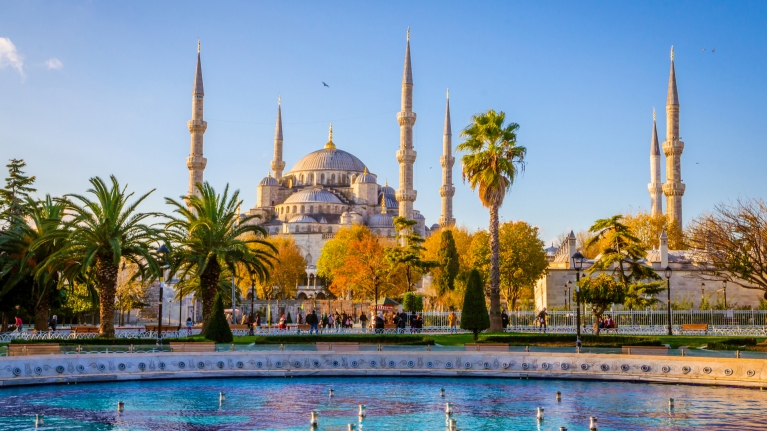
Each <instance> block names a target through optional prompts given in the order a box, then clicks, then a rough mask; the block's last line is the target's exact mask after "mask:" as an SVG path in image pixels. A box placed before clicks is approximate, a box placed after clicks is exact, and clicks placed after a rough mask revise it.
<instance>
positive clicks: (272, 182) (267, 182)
mask: <svg viewBox="0 0 767 431" xmlns="http://www.w3.org/2000/svg"><path fill="white" fill-rule="evenodd" d="M259 184H260V185H262V186H279V185H280V182H279V181H277V178H274V177H273V176H271V175H269V176H268V177H266V178H264V179H263V180H261V182H260V183H259Z"/></svg>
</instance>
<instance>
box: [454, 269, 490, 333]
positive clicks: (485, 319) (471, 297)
mask: <svg viewBox="0 0 767 431" xmlns="http://www.w3.org/2000/svg"><path fill="white" fill-rule="evenodd" d="M488 328H490V317H489V316H488V314H487V304H485V289H484V287H483V283H482V277H481V276H480V275H479V271H477V270H476V269H475V270H472V271H471V272H470V273H469V280H468V284H467V285H466V294H465V295H464V297H463V310H462V311H461V329H465V330H467V331H472V332H473V333H474V341H477V336H478V334H479V332H480V331H484V330H485V329H488Z"/></svg>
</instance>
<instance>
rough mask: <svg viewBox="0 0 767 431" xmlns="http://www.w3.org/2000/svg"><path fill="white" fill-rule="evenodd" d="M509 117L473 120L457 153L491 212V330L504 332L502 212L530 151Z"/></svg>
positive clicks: (491, 112) (500, 115) (488, 114)
mask: <svg viewBox="0 0 767 431" xmlns="http://www.w3.org/2000/svg"><path fill="white" fill-rule="evenodd" d="M505 119H506V114H505V113H503V112H495V111H494V110H492V109H490V110H488V111H487V112H486V113H484V114H479V115H474V116H472V117H471V124H470V125H469V126H468V127H466V128H465V129H463V130H462V131H461V137H463V138H466V140H465V141H464V142H463V143H462V144H461V145H459V146H458V147H457V148H456V150H457V151H461V152H464V153H466V154H465V155H464V156H463V157H462V158H461V163H462V164H463V168H462V174H461V175H462V178H463V180H464V181H466V180H468V181H469V186H471V188H472V190H476V189H479V200H480V201H481V202H482V205H483V206H484V207H485V208H488V209H489V210H490V229H489V231H490V330H491V331H493V332H496V331H502V330H503V329H502V325H501V295H500V278H501V276H500V270H499V264H498V256H499V243H498V209H499V208H500V207H501V205H503V199H504V198H505V197H506V193H508V192H509V190H510V189H511V185H512V184H514V180H515V179H516V177H517V174H519V173H520V172H522V171H524V169H525V162H524V160H525V154H526V153H527V149H526V148H525V147H521V146H519V145H517V133H516V132H517V130H518V129H519V124H517V123H510V124H508V125H505V124H503V123H504V120H505Z"/></svg>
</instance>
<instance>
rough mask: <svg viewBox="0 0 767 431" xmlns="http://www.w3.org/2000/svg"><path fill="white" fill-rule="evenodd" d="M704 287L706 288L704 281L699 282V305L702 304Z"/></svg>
mask: <svg viewBox="0 0 767 431" xmlns="http://www.w3.org/2000/svg"><path fill="white" fill-rule="evenodd" d="M705 288H706V283H701V284H700V305H701V306H702V305H703V298H704V295H705V294H704V293H703V292H704V289H705ZM698 308H700V307H698Z"/></svg>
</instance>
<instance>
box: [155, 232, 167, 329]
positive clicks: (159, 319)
mask: <svg viewBox="0 0 767 431" xmlns="http://www.w3.org/2000/svg"><path fill="white" fill-rule="evenodd" d="M168 253H170V250H168V247H167V246H166V245H165V244H163V245H161V246H160V248H158V249H157V254H159V255H160V259H161V260H162V265H161V266H160V300H159V302H158V303H157V307H158V308H157V343H159V344H162V290H163V287H164V286H163V278H164V277H165V266H166V265H165V263H166V262H167V260H168Z"/></svg>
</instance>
